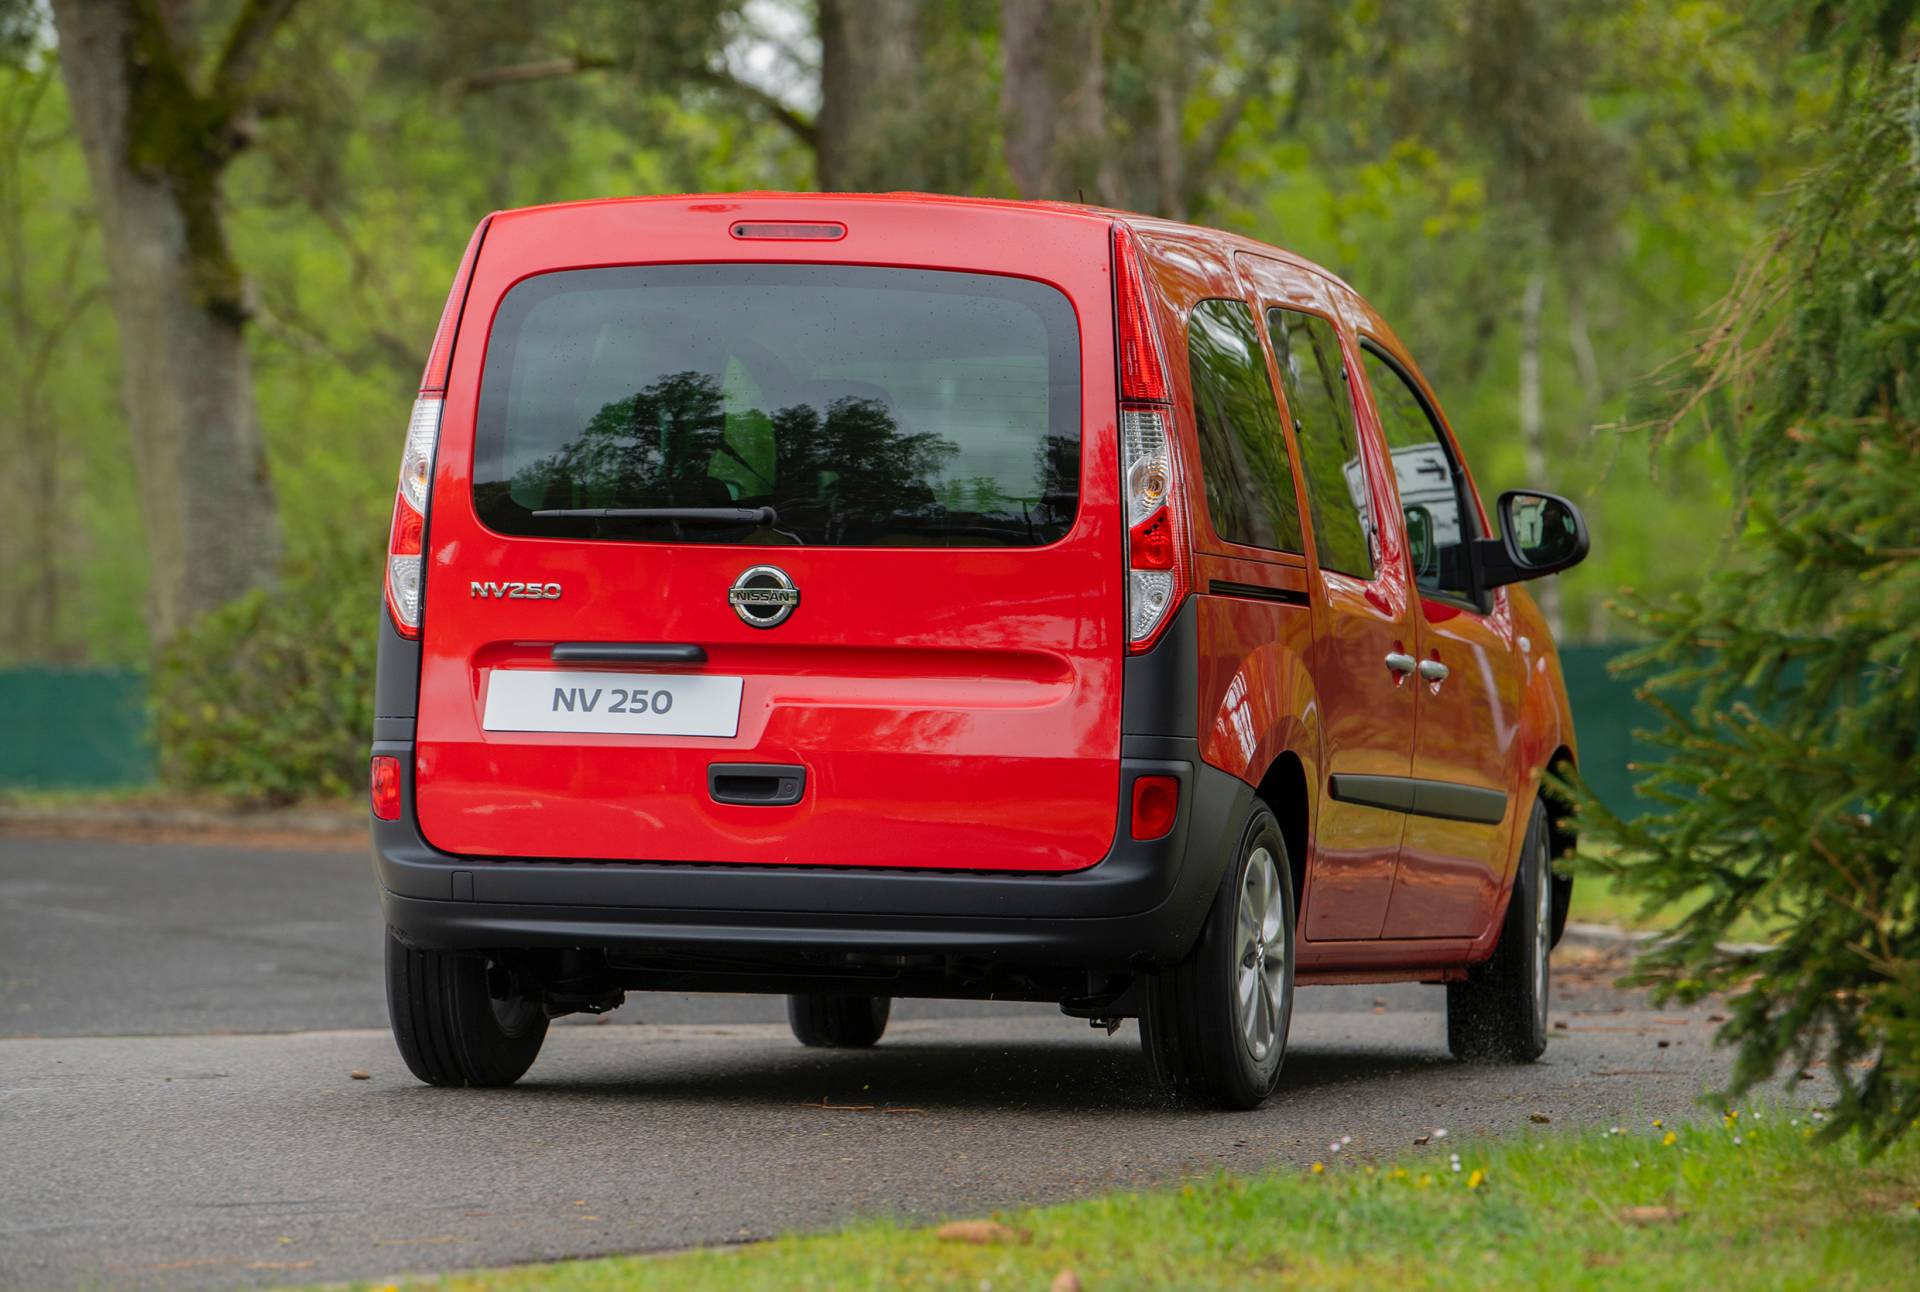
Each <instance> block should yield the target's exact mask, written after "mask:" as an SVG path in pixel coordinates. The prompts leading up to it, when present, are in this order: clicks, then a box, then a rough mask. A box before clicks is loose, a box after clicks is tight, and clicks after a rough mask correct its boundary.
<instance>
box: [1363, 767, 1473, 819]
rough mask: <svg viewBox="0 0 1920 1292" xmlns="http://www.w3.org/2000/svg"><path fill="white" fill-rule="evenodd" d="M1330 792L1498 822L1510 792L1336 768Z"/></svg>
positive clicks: (1417, 812)
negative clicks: (1365, 774)
mask: <svg viewBox="0 0 1920 1292" xmlns="http://www.w3.org/2000/svg"><path fill="white" fill-rule="evenodd" d="M1327 792H1328V793H1329V794H1331V795H1333V797H1334V798H1336V799H1338V800H1339V801H1340V802H1342V803H1358V804H1361V805H1362V806H1365V807H1377V808H1386V809H1387V810H1388V811H1392V812H1408V813H1411V814H1412V815H1414V816H1430V817H1438V818H1440V819H1441V820H1443V821H1472V822H1476V823H1478V824H1480V825H1499V824H1500V822H1502V821H1504V820H1506V817H1507V796H1506V795H1505V794H1504V793H1502V792H1501V791H1499V790H1489V789H1482V788H1481V787H1479V786H1478V785H1460V784H1457V783H1455V782H1453V781H1427V780H1419V779H1417V778H1415V777H1412V776H1360V775H1354V774H1352V773H1345V772H1336V773H1335V774H1334V775H1332V776H1329V777H1328V778H1327Z"/></svg>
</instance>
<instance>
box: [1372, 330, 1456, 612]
mask: <svg viewBox="0 0 1920 1292" xmlns="http://www.w3.org/2000/svg"><path fill="white" fill-rule="evenodd" d="M1361 353H1362V354H1363V355H1365V357H1366V369H1367V384H1368V386H1370V387H1371V388H1372V390H1373V403H1374V407H1375V408H1377V409H1379V410H1380V428H1381V430H1382V431H1383V432H1384V433H1385V435H1386V440H1387V448H1388V449H1389V450H1390V451H1391V452H1392V454H1393V474H1394V478H1395V480H1396V481H1397V482H1398V484H1399V486H1400V506H1401V509H1402V510H1403V511H1404V512H1405V513H1406V530H1407V548H1408V550H1409V551H1410V552H1411V553H1412V555H1413V568H1414V575H1415V577H1416V578H1417V580H1418V581H1419V584H1420V587H1421V588H1422V590H1424V591H1427V592H1432V593H1438V594H1439V595H1441V596H1448V597H1454V598H1458V599H1460V600H1464V601H1471V600H1473V599H1474V597H1475V595H1476V591H1475V588H1474V586H1473V564H1472V561H1471V560H1470V553H1471V545H1472V543H1473V540H1474V539H1476V538H1478V537H1480V527H1479V522H1478V518H1477V516H1476V515H1475V512H1474V509H1473V505H1472V495H1471V494H1470V493H1468V491H1467V482H1466V479H1465V478H1464V476H1463V474H1462V472H1461V471H1460V468H1459V466H1458V464H1457V463H1456V462H1455V461H1454V459H1453V454H1452V452H1451V450H1450V448H1449V446H1448V443H1447V438H1446V435H1445V433H1444V432H1443V431H1442V430H1441V429H1440V425H1439V423H1438V421H1437V420H1436V419H1435V418H1434V416H1433V415H1432V414H1431V413H1430V412H1429V411H1428V410H1427V404H1426V401H1425V400H1424V399H1422V398H1421V396H1420V393H1419V391H1418V390H1416V389H1415V388H1414V386H1413V384H1412V383H1411V382H1410V381H1408V379H1407V378H1406V377H1405V376H1404V375H1402V373H1401V372H1400V369H1399V368H1398V367H1397V366H1395V365H1394V364H1392V363H1390V362H1388V361H1387V360H1386V359H1385V358H1383V357H1381V356H1380V355H1379V354H1377V353H1376V352H1375V351H1374V350H1373V349H1372V348H1371V347H1370V346H1363V347H1362V349H1361Z"/></svg>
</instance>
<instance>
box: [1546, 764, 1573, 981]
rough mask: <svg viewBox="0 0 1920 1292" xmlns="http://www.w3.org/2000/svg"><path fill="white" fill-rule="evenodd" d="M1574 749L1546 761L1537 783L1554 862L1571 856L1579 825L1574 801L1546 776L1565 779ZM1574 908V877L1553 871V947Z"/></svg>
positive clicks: (1551, 856) (1571, 769)
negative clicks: (1544, 806)
mask: <svg viewBox="0 0 1920 1292" xmlns="http://www.w3.org/2000/svg"><path fill="white" fill-rule="evenodd" d="M1575 766H1576V764H1575V760H1574V755H1573V750H1571V749H1569V748H1568V747H1567V746H1565V745H1561V746H1560V747H1559V748H1557V749H1555V750H1554V751H1553V753H1552V754H1551V755H1549V756H1548V758H1547V767H1546V775H1545V776H1543V777H1541V780H1540V789H1539V794H1540V801H1541V802H1542V803H1544V804H1545V805H1546V808H1547V855H1548V856H1549V857H1550V858H1552V859H1553V860H1554V861H1559V860H1560V859H1561V858H1563V857H1566V856H1569V855H1571V854H1572V852H1573V850H1574V847H1575V845H1576V844H1578V842H1579V837H1580V830H1579V822H1578V821H1577V820H1576V819H1575V816H1574V805H1573V802H1572V801H1571V800H1570V799H1568V798H1567V796H1566V795H1565V794H1564V793H1562V792H1560V790H1559V789H1558V787H1557V786H1555V785H1553V784H1551V783H1550V781H1549V780H1548V778H1549V777H1558V778H1563V779H1564V778H1566V777H1568V776H1570V775H1572V773H1573V771H1574V769H1575ZM1572 906H1573V876H1572V875H1569V874H1566V873H1564V872H1563V871H1561V870H1560V869H1558V868H1556V869H1555V870H1554V871H1553V945H1554V946H1559V945H1560V939H1561V937H1562V936H1563V935H1564V934H1565V933H1566V931H1567V912H1568V911H1569V910H1570V909H1571V908H1572Z"/></svg>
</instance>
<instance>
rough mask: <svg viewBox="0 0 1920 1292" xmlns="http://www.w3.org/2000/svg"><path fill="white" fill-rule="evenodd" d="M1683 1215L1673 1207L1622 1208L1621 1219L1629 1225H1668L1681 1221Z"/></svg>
mask: <svg viewBox="0 0 1920 1292" xmlns="http://www.w3.org/2000/svg"><path fill="white" fill-rule="evenodd" d="M1682 1214H1683V1213H1681V1212H1678V1211H1675V1210H1674V1209H1673V1208H1672V1207H1622V1208H1621V1209H1620V1219H1622V1220H1624V1221H1626V1222H1627V1223H1628V1224H1629V1225H1668V1224H1672V1223H1673V1222H1674V1221H1676V1220H1678V1219H1680V1217H1681V1215H1682Z"/></svg>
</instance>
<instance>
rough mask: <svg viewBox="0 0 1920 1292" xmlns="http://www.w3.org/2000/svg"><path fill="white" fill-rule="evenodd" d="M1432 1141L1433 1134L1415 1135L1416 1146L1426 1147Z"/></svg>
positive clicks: (1414, 1144) (1414, 1142)
mask: <svg viewBox="0 0 1920 1292" xmlns="http://www.w3.org/2000/svg"><path fill="white" fill-rule="evenodd" d="M1431 1143H1433V1136H1431V1135H1415V1136H1414V1137H1413V1146H1414V1147H1415V1148H1425V1147H1426V1146H1427V1145H1429V1144H1431Z"/></svg>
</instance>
